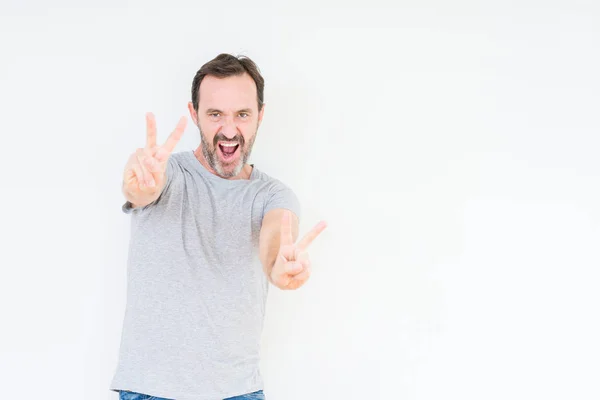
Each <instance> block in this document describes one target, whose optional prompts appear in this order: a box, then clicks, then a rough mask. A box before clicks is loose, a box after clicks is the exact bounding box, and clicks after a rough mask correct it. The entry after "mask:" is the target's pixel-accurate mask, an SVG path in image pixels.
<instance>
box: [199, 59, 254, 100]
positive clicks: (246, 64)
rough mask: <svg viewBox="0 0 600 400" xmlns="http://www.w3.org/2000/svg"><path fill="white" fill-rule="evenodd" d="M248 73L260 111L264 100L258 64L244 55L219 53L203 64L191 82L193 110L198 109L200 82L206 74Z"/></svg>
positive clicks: (218, 76) (222, 76) (231, 74)
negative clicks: (254, 84) (252, 81)
mask: <svg viewBox="0 0 600 400" xmlns="http://www.w3.org/2000/svg"><path fill="white" fill-rule="evenodd" d="M245 72H246V73H248V75H250V76H251V77H252V79H253V80H254V83H256V97H257V101H258V110H259V111H260V110H261V109H262V106H263V102H264V98H263V97H264V90H265V80H264V79H263V77H262V75H261V74H260V70H259V69H258V66H257V65H256V64H255V63H254V61H252V60H251V59H250V58H248V57H246V56H238V57H235V56H233V55H231V54H225V53H221V54H219V55H218V56H216V57H215V58H214V59H212V60H211V61H209V62H207V63H206V64H204V65H203V66H202V67H201V68H200V69H199V70H198V72H196V76H194V81H193V82H192V104H193V105H194V110H196V111H198V103H199V102H200V101H199V97H200V83H201V82H202V79H204V77H205V76H206V75H213V76H215V77H217V78H227V77H229V76H236V75H242V74H243V73H245Z"/></svg>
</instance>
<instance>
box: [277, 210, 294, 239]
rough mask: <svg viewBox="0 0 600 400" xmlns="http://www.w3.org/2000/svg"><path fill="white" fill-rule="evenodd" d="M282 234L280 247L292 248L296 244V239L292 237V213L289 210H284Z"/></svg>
mask: <svg viewBox="0 0 600 400" xmlns="http://www.w3.org/2000/svg"><path fill="white" fill-rule="evenodd" d="M280 232H281V237H280V239H279V245H280V246H290V245H292V244H294V237H293V236H292V213H291V212H290V211H289V210H284V212H283V216H282V217H281V229H280Z"/></svg>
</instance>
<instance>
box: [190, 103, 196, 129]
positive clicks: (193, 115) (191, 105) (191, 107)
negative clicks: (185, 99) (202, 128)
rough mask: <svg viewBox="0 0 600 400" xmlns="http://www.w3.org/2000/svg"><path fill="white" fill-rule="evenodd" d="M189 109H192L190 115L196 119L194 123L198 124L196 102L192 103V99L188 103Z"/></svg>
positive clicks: (193, 119)
mask: <svg viewBox="0 0 600 400" xmlns="http://www.w3.org/2000/svg"><path fill="white" fill-rule="evenodd" d="M188 110H190V117H192V121H194V124H195V125H196V126H197V125H198V113H197V112H196V110H194V103H192V102H191V101H190V102H189V103H188Z"/></svg>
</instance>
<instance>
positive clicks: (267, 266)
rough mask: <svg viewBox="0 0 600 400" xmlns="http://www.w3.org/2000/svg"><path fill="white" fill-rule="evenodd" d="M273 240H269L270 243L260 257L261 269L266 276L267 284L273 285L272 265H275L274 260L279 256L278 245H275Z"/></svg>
mask: <svg viewBox="0 0 600 400" xmlns="http://www.w3.org/2000/svg"><path fill="white" fill-rule="evenodd" d="M275 242H276V241H275V240H271V243H270V244H269V246H268V249H267V251H266V252H264V254H263V255H262V257H261V260H260V261H261V263H262V267H263V272H264V273H265V275H266V276H267V279H268V280H269V282H271V283H274V282H273V279H272V278H271V272H272V271H273V265H275V260H276V259H277V254H279V243H278V241H277V243H275Z"/></svg>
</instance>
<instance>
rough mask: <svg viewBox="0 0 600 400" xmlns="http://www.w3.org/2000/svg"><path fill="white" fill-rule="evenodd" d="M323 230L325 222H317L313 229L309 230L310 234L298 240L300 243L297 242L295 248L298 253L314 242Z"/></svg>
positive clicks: (325, 226) (325, 225)
mask: <svg viewBox="0 0 600 400" xmlns="http://www.w3.org/2000/svg"><path fill="white" fill-rule="evenodd" d="M325 228H327V223H326V222H325V221H321V222H319V223H318V224H317V225H315V227H314V228H312V229H311V230H310V232H308V233H307V234H306V235H304V237H303V238H302V240H300V242H298V244H297V245H296V247H297V248H298V249H299V250H300V251H304V250H306V248H307V247H308V246H309V245H310V244H311V243H312V241H313V240H315V238H316V237H317V236H319V234H320V233H321V232H323V230H324V229H325Z"/></svg>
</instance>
